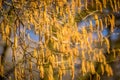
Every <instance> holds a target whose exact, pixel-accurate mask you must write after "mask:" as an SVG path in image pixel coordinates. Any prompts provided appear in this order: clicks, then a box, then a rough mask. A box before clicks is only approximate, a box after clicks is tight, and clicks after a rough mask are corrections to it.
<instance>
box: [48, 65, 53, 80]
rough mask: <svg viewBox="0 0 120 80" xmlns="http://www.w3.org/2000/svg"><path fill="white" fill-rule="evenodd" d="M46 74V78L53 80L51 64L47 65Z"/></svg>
mask: <svg viewBox="0 0 120 80" xmlns="http://www.w3.org/2000/svg"><path fill="white" fill-rule="evenodd" d="M47 76H48V79H47V80H54V78H53V68H52V66H51V65H49V68H48V74H47Z"/></svg>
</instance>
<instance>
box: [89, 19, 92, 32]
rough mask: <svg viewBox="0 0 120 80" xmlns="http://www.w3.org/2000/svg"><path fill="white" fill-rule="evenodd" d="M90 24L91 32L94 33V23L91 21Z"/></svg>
mask: <svg viewBox="0 0 120 80" xmlns="http://www.w3.org/2000/svg"><path fill="white" fill-rule="evenodd" d="M89 22H90V30H91V32H93V25H92V21H91V20H90V21H89Z"/></svg>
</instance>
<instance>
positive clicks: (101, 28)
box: [100, 19, 103, 31]
mask: <svg viewBox="0 0 120 80" xmlns="http://www.w3.org/2000/svg"><path fill="white" fill-rule="evenodd" d="M100 30H101V31H103V22H102V19H100Z"/></svg>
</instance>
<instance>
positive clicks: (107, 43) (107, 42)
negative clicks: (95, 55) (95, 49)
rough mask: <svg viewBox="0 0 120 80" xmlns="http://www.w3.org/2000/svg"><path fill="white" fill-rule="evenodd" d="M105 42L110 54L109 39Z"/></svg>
mask: <svg viewBox="0 0 120 80" xmlns="http://www.w3.org/2000/svg"><path fill="white" fill-rule="evenodd" d="M105 42H106V45H107V52H108V53H110V51H109V49H110V43H109V40H108V38H105Z"/></svg>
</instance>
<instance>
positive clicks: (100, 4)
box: [99, 2, 103, 12]
mask: <svg viewBox="0 0 120 80" xmlns="http://www.w3.org/2000/svg"><path fill="white" fill-rule="evenodd" d="M99 6H100V11H101V12H102V10H103V9H102V3H101V2H99Z"/></svg>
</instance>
